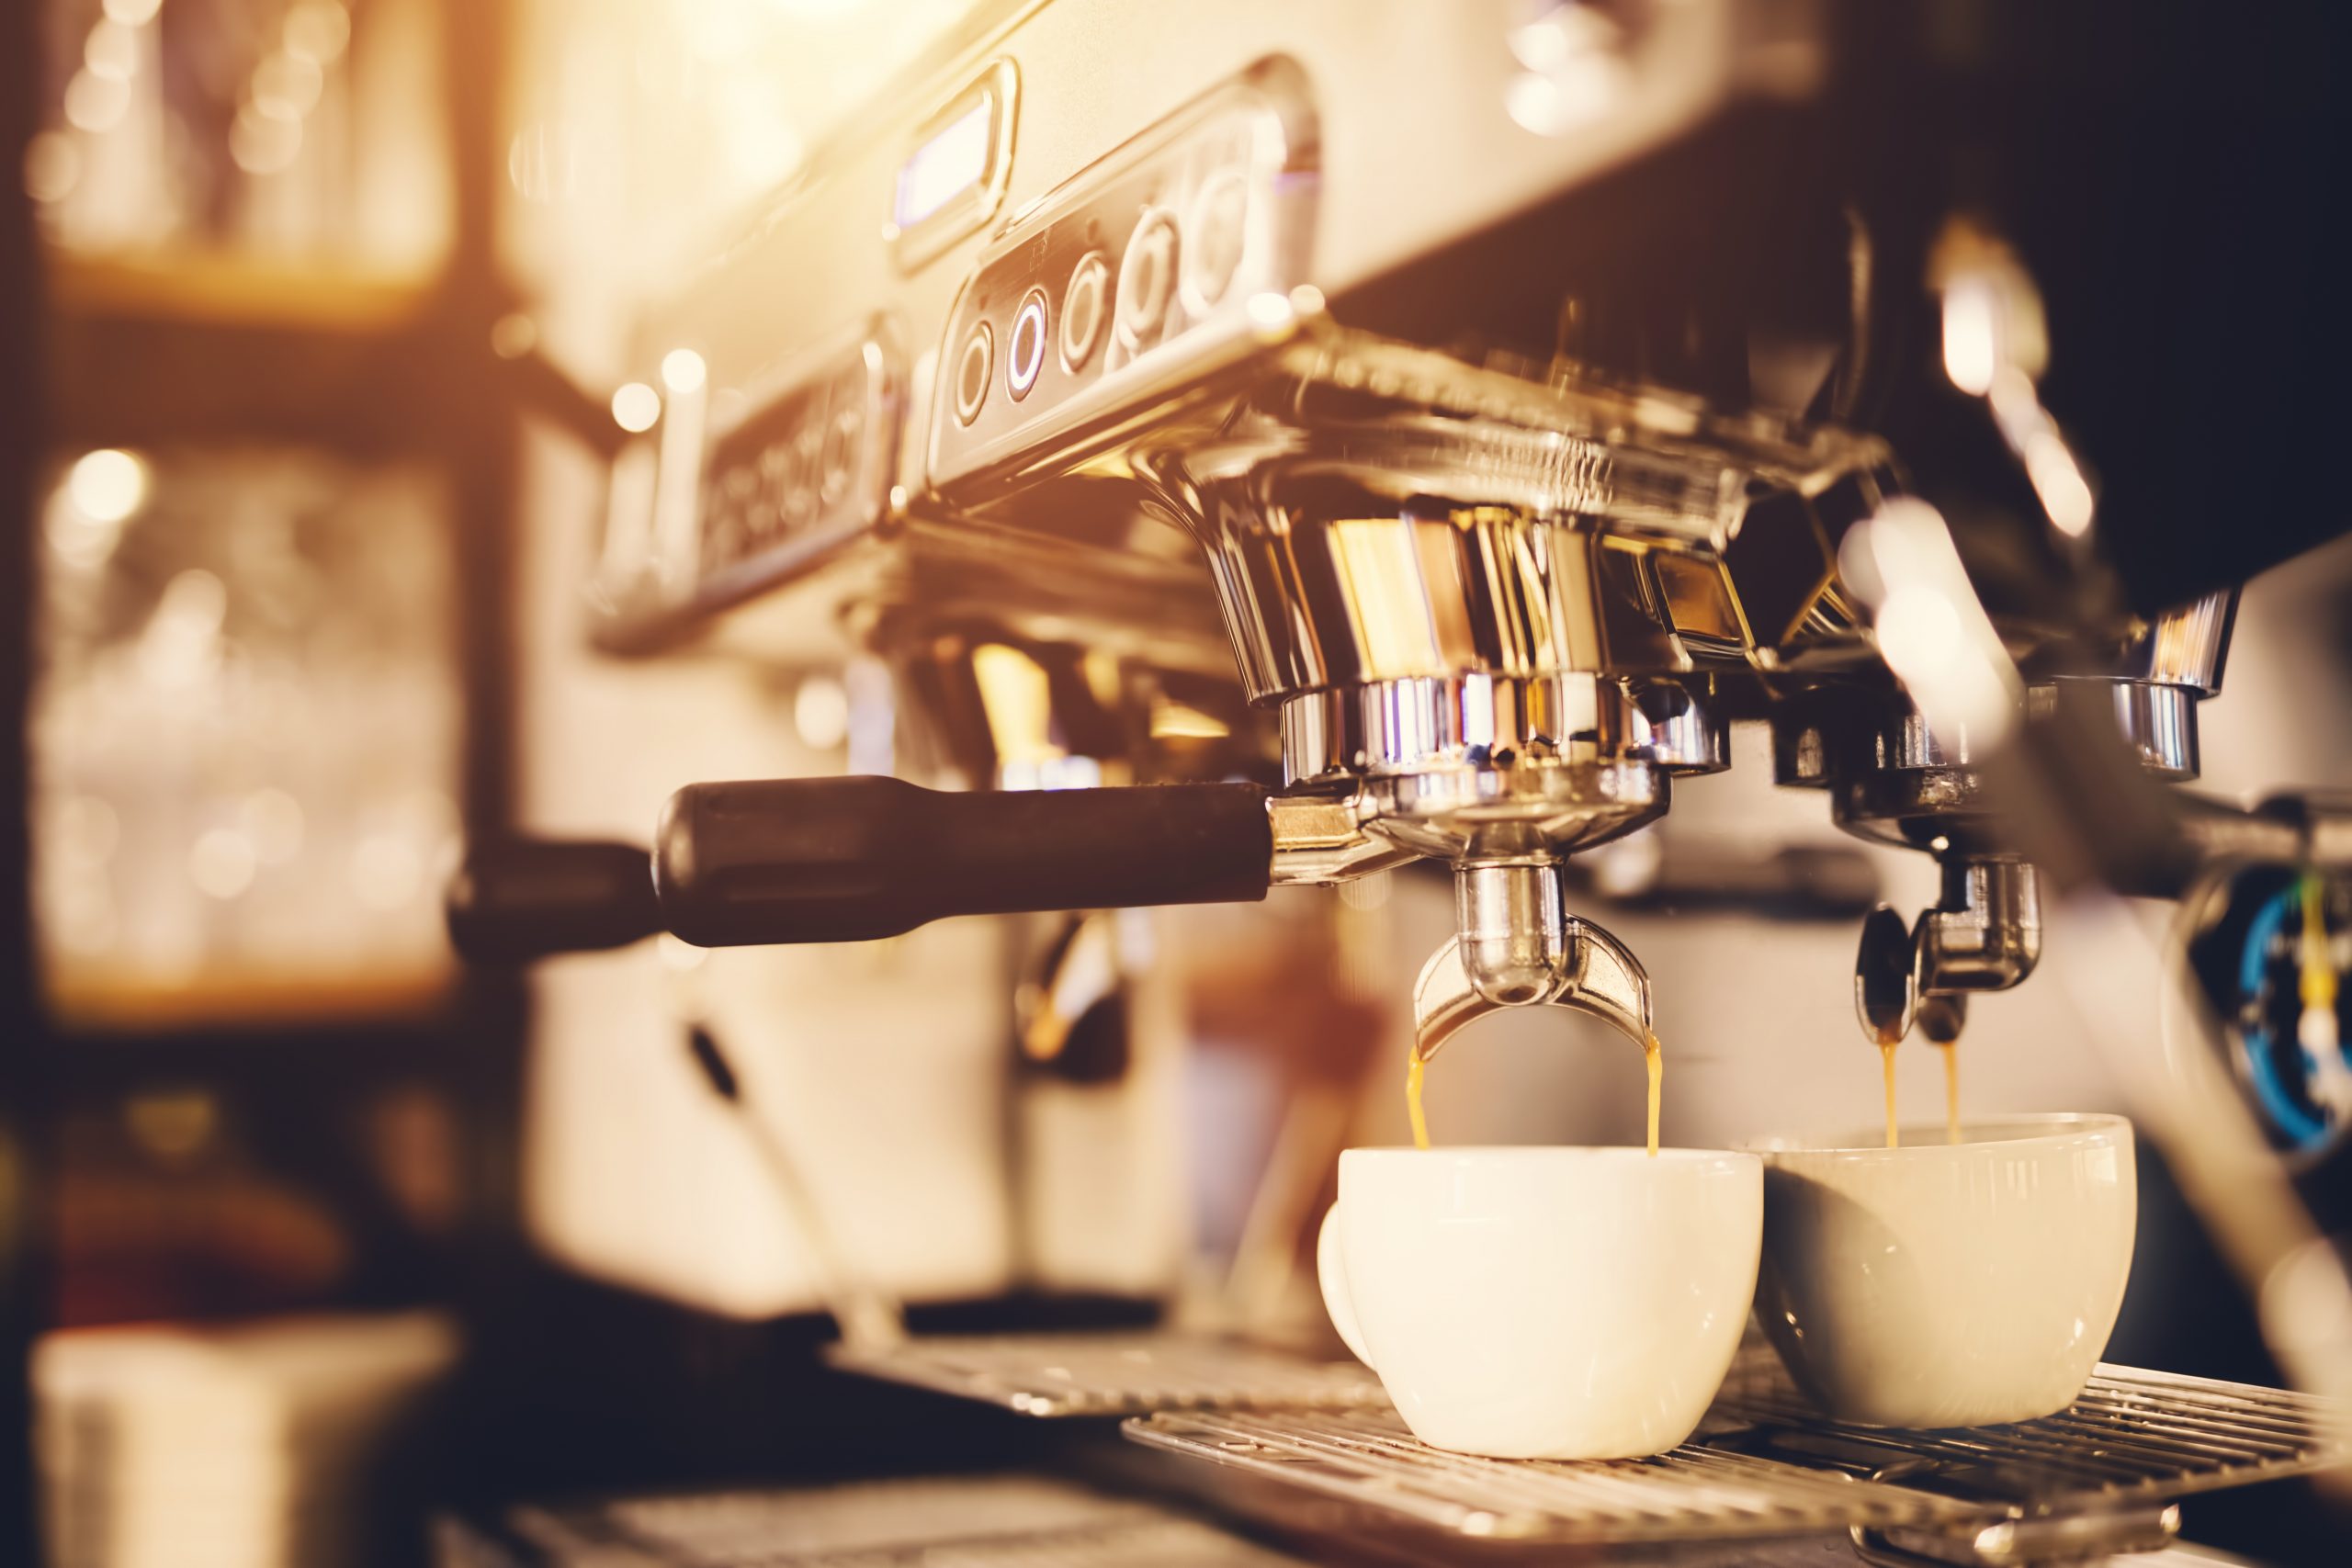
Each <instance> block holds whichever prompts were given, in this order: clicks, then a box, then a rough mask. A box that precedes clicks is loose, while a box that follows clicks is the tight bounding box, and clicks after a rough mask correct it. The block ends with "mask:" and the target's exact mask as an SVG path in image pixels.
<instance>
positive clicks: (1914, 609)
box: [1877, 588, 1961, 682]
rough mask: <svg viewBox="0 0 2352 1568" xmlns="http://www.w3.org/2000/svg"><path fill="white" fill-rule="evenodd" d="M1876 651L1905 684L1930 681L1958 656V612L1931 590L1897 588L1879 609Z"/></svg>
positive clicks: (1947, 601) (1959, 646)
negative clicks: (1924, 680)
mask: <svg viewBox="0 0 2352 1568" xmlns="http://www.w3.org/2000/svg"><path fill="white" fill-rule="evenodd" d="M1877 626H1878V650H1879V653H1880V654H1881V655H1882V656H1883V658H1884V659H1885V660H1886V665H1887V668H1888V669H1890V670H1892V671H1894V672H1895V673H1896V674H1897V675H1900V676H1901V677H1903V679H1904V681H1905V682H1917V681H1920V680H1922V679H1933V678H1934V677H1935V676H1936V675H1938V674H1940V673H1942V672H1943V671H1946V670H1948V669H1950V668H1951V662H1952V660H1954V659H1955V658H1957V657H1958V656H1959V653H1960V649H1961V639H1960V613H1959V612H1958V611H1956V610H1954V609H1953V608H1952V604H1951V600H1950V599H1947V598H1945V597H1944V596H1943V595H1942V594H1940V593H1938V592H1935V591H1934V590H1932V589H1923V588H1898V589H1896V590H1895V591H1894V592H1892V593H1890V594H1888V595H1887V596H1886V603H1885V604H1882V605H1880V606H1879V611H1878V617H1877Z"/></svg>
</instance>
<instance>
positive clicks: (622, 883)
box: [446, 839, 662, 964]
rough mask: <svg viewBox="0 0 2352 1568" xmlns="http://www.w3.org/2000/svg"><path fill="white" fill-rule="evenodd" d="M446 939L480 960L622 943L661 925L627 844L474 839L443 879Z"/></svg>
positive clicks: (638, 853) (638, 856)
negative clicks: (447, 879)
mask: <svg viewBox="0 0 2352 1568" xmlns="http://www.w3.org/2000/svg"><path fill="white" fill-rule="evenodd" d="M446 908H447V917H448V921H449V942H450V945H451V946H453V947H455V948H456V949H457V950H458V953H460V954H461V955H463V956H464V957H466V958H468V959H470V960H472V961H474V962H476V963H483V964H519V963H524V962H526V961H528V960H530V959H534V958H545V957H548V956H550V955H552V954H555V953H594V952H599V951H602V950H603V949H605V948H612V947H626V946H628V944H629V943H630V942H636V941H639V939H641V938H644V937H649V936H653V935H655V934H657V933H658V932H659V931H661V930H662V910H661V907H660V906H659V905H658V904H657V903H655V901H654V897H653V878H652V876H651V874H650V869H649V862H648V860H647V858H646V852H644V851H643V850H641V849H639V848H638V847H637V846H636V845H634V844H613V843H588V842H566V841H561V840H528V839H524V840H507V841H503V842H500V843H493V844H483V845H477V846H475V847H474V848H473V849H471V850H470V851H469V852H468V853H467V856H466V862H465V864H464V865H463V866H462V867H460V868H459V869H458V874H457V875H456V876H455V877H453V878H452V879H451V880H450V883H449V891H448V895H447V900H446Z"/></svg>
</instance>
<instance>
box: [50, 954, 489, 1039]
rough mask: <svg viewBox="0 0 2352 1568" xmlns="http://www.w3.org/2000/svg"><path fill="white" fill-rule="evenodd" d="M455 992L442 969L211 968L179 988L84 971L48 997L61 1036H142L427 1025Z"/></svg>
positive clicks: (55, 982) (57, 984)
mask: <svg viewBox="0 0 2352 1568" xmlns="http://www.w3.org/2000/svg"><path fill="white" fill-rule="evenodd" d="M455 992H456V981H455V977H454V976H452V975H451V973H450V972H449V971H448V970H447V969H446V968H443V967H439V966H435V967H433V968H429V969H420V970H412V971H407V972H395V973H392V974H388V975H366V976H361V975H347V976H335V975H299V974H296V975H289V974H287V973H285V972H283V971H259V972H240V971H238V970H236V969H208V970H206V971H205V972H204V973H203V974H202V975H201V976H198V977H196V978H194V979H191V980H188V981H187V982H185V983H179V984H159V983H157V982H155V981H153V980H152V979H149V978H146V977H143V976H138V975H109V974H106V973H104V972H101V971H93V970H81V971H76V972H68V973H66V974H64V975H62V976H52V977H51V980H50V982H49V984H48V986H47V987H46V998H47V1002H48V1007H49V1014H50V1018H51V1021H52V1022H53V1024H54V1026H55V1027H56V1028H57V1029H58V1030H59V1031H60V1032H64V1033H97V1034H108V1033H140V1034H144V1033H153V1032H159V1031H164V1030H172V1029H220V1028H234V1027H244V1026H252V1027H258V1028H264V1029H268V1028H280V1027H284V1026H286V1025H288V1024H294V1025H317V1026H321V1027H334V1026H338V1025H344V1024H349V1023H355V1022H370V1021H388V1020H398V1019H421V1018H428V1017H431V1016H433V1015H434V1014H435V1013H437V1012H440V1011H442V1010H446V1009H447V1006H448V1005H449V1003H450V1001H451V999H452V998H453V997H454V995H455Z"/></svg>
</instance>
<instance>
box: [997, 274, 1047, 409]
mask: <svg viewBox="0 0 2352 1568" xmlns="http://www.w3.org/2000/svg"><path fill="white" fill-rule="evenodd" d="M1045 367H1046V291H1045V290H1044V289H1042V288H1032V289H1031V290H1029V293H1028V295H1027V297H1026V298H1024V299H1023V300H1022V301H1021V309H1020V310H1016V311H1014V312H1013V316H1012V338H1011V340H1010V346H1008V347H1007V348H1006V350H1005V355H1004V386H1005V390H1007V391H1009V392H1011V393H1012V400H1013V401H1014V402H1016V403H1017V402H1019V401H1020V400H1022V399H1023V398H1025V397H1027V396H1028V395H1029V389H1030V388H1032V387H1034V386H1035V385H1036V384H1037V374H1038V372H1039V371H1041V370H1043V369H1045Z"/></svg>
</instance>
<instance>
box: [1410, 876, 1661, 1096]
mask: <svg viewBox="0 0 2352 1568" xmlns="http://www.w3.org/2000/svg"><path fill="white" fill-rule="evenodd" d="M1454 913H1455V922H1456V928H1457V929H1456V931H1455V934H1454V936H1453V939H1452V940H1450V941H1449V942H1446V944H1445V945H1444V946H1442V947H1441V948H1439V949H1438V950H1437V952H1436V953H1432V954H1431V955H1430V961H1429V962H1428V963H1427V964H1424V965H1423V966H1422V968H1421V976H1420V979H1419V982H1418V983H1416V985H1415V986H1414V988H1413V1028H1414V1038H1415V1041H1416V1042H1417V1046H1416V1048H1417V1049H1418V1051H1419V1054H1420V1055H1421V1056H1422V1058H1423V1059H1425V1060H1426V1059H1427V1058H1429V1057H1430V1056H1433V1055H1436V1054H1437V1053H1438V1051H1439V1050H1440V1049H1441V1048H1442V1046H1443V1045H1444V1044H1445V1043H1446V1042H1447V1041H1448V1040H1450V1039H1452V1038H1453V1035H1454V1034H1455V1033H1457V1032H1459V1031H1461V1030H1462V1029H1463V1028H1464V1027H1466V1026H1467V1025H1469V1024H1470V1023H1473V1022H1475V1021H1477V1020H1478V1019H1481V1018H1484V1017H1485V1016H1486V1015H1487V1014H1488V1013H1490V1012H1497V1011H1499V1010H1502V1009H1505V1008H1521V1007H1537V1006H1545V1005H1548V1006H1553V1007H1565V1008H1573V1009H1575V1010H1577V1011H1579V1012H1587V1013H1590V1014H1591V1015H1592V1016H1593V1017H1595V1018H1598V1019H1600V1020H1601V1021H1604V1022H1606V1023H1608V1024H1609V1025H1611V1027H1612V1028H1614V1029H1616V1030H1618V1031H1619V1032H1622V1033H1623V1034H1624V1035H1625V1036H1627V1037H1628V1038H1629V1039H1631V1040H1633V1041H1634V1043H1636V1044H1640V1045H1643V1046H1645V1047H1646V1046H1647V1044H1648V1043H1649V1040H1650V977H1649V975H1648V973H1647V972H1646V971H1645V970H1644V969H1643V968H1642V965H1641V963H1640V961H1639V960H1637V959H1636V958H1634V955H1633V954H1632V953H1628V952H1627V951H1626V950H1625V945H1624V944H1623V942H1619V941H1618V940H1617V939H1616V938H1615V937H1613V936H1611V934H1610V933H1609V932H1608V931H1604V930H1602V929H1601V928H1600V926H1597V925H1595V924H1593V923H1592V922H1591V921H1589V920H1587V919H1581V918H1579V917H1577V916H1573V915H1570V914H1569V913H1568V912H1567V906H1566V899H1565V897H1564V896H1563V889H1562V884H1561V873H1560V863H1559V862H1558V861H1557V860H1555V859H1533V860H1514V861H1499V862H1472V863H1464V864H1463V865H1460V866H1458V867H1457V868H1456V869H1455V873H1454Z"/></svg>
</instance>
